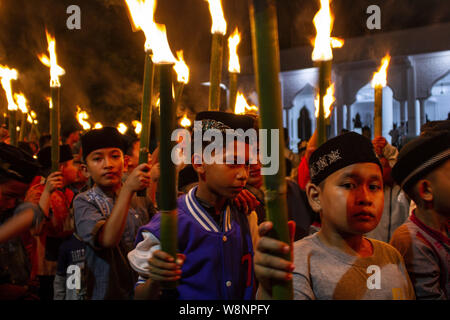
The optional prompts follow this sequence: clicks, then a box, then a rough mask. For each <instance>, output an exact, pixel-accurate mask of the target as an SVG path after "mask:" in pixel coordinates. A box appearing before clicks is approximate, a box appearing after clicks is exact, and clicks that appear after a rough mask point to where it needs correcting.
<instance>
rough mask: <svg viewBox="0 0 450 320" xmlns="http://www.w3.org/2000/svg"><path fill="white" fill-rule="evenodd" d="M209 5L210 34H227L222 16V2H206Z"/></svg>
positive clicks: (215, 0)
mask: <svg viewBox="0 0 450 320" xmlns="http://www.w3.org/2000/svg"><path fill="white" fill-rule="evenodd" d="M206 1H207V2H208V3H209V12H210V14H211V19H212V27H211V33H213V34H214V33H220V34H223V35H224V34H225V33H227V22H226V21H225V18H224V16H223V10H222V2H221V1H220V0H206Z"/></svg>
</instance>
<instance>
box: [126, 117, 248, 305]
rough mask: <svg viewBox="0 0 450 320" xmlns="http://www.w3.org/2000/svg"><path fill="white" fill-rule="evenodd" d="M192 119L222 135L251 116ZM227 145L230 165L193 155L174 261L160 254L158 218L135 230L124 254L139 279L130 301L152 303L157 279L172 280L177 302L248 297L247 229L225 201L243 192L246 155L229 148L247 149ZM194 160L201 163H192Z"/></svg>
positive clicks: (179, 203) (157, 294)
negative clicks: (193, 181) (192, 179)
mask: <svg viewBox="0 0 450 320" xmlns="http://www.w3.org/2000/svg"><path fill="white" fill-rule="evenodd" d="M196 120H197V121H199V120H201V121H202V128H201V130H202V132H204V131H206V130H208V129H216V130H219V131H220V132H221V134H222V135H223V136H224V137H225V130H227V129H238V128H240V129H243V130H246V129H250V128H253V119H252V118H251V117H248V116H243V115H239V116H238V115H234V114H231V113H225V112H212V111H211V112H201V113H199V114H198V115H197V119H196ZM223 141H224V142H225V141H226V139H225V138H224V139H223ZM229 143H233V144H234V148H230V149H233V151H232V152H233V155H232V156H233V158H234V163H233V164H228V163H218V162H217V161H216V162H214V163H212V164H206V161H204V159H203V158H201V157H202V155H200V154H197V153H195V152H194V154H193V156H192V159H193V161H192V162H193V167H194V169H195V171H196V172H197V174H198V177H199V184H198V186H197V187H195V188H193V189H191V190H190V191H189V192H188V193H187V194H185V195H183V196H181V197H180V198H179V199H178V201H177V206H178V252H179V254H178V255H177V259H176V260H175V261H174V259H173V258H172V257H171V256H170V255H169V254H167V253H166V252H163V251H161V250H160V248H161V247H160V240H159V239H160V214H157V215H156V216H154V218H153V219H152V220H151V221H150V223H149V224H147V225H145V226H144V227H142V228H141V229H140V231H139V232H138V236H137V239H136V243H137V245H136V248H135V250H133V251H131V252H130V253H129V254H128V259H129V261H130V264H131V266H132V268H133V269H134V270H136V271H137V272H138V273H139V275H140V277H139V280H138V283H137V286H136V290H135V298H137V299H158V298H159V297H160V282H161V281H178V286H177V291H178V298H179V299H194V300H205V299H219V300H226V299H252V298H253V293H254V290H253V287H254V277H253V245H252V239H251V234H250V227H249V223H248V220H247V217H246V215H245V214H244V213H243V212H240V211H238V210H237V209H236V207H234V206H233V204H232V201H231V200H233V199H234V198H235V197H236V196H237V195H238V194H239V193H240V192H241V191H242V189H243V188H244V186H245V184H246V181H247V178H248V170H249V166H248V162H249V160H248V156H249V152H248V151H247V152H245V156H246V159H238V158H239V157H244V155H243V154H239V155H238V154H237V152H236V151H235V150H236V147H238V148H239V147H245V148H246V149H247V150H248V148H249V146H248V144H245V146H242V145H241V146H239V144H244V142H243V141H239V140H238V141H236V140H233V141H230V142H229ZM204 148H205V144H203V149H204ZM226 149H227V148H226V145H224V147H223V155H224V162H225V159H228V158H225V157H226V156H227V154H226V152H230V151H229V150H226ZM238 150H239V149H238ZM228 156H230V155H228ZM195 159H197V160H200V159H201V160H202V163H201V164H196V162H195ZM238 160H240V161H238ZM242 160H245V161H242ZM240 163H242V164H240Z"/></svg>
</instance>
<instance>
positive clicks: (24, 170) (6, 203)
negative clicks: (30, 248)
mask: <svg viewBox="0 0 450 320" xmlns="http://www.w3.org/2000/svg"><path fill="white" fill-rule="evenodd" d="M38 170H39V164H38V163H37V161H36V160H34V159H33V158H32V157H31V155H29V154H27V153H26V152H24V151H22V150H20V149H19V148H16V147H14V146H11V145H8V144H5V143H0V300H4V299H24V298H28V297H29V293H30V292H29V287H28V284H29V276H30V269H31V265H30V260H29V257H28V255H27V252H26V251H25V248H24V245H23V243H22V241H21V239H20V237H19V235H21V234H22V233H23V232H24V231H26V230H28V229H29V228H35V229H39V228H40V226H42V222H43V221H45V216H44V214H43V212H42V211H41V210H40V209H39V207H38V206H36V205H34V204H32V203H29V202H24V203H20V202H21V201H22V200H23V199H24V197H25V194H26V192H27V189H28V187H29V184H30V183H31V181H32V180H33V178H34V177H35V176H36V175H37V173H38ZM29 197H34V196H33V195H31V194H30V195H29ZM27 200H28V197H27V198H25V201H27Z"/></svg>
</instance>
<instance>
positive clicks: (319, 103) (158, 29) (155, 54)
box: [0, 0, 390, 297]
mask: <svg viewBox="0 0 450 320" xmlns="http://www.w3.org/2000/svg"><path fill="white" fill-rule="evenodd" d="M205 1H207V2H208V3H209V9H210V13H211V18H212V28H211V33H212V48H211V50H212V51H211V61H210V83H209V84H210V87H209V105H208V109H209V110H220V101H221V100H220V91H221V89H220V83H221V74H222V60H223V42H224V41H223V40H224V37H225V35H226V30H227V24H226V21H225V18H224V14H223V10H222V4H221V0H205ZM125 2H126V4H127V7H128V13H129V15H130V21H131V24H132V29H133V31H138V30H141V31H143V32H144V35H145V39H146V41H145V44H144V52H145V66H144V81H143V97H142V109H141V119H140V121H138V120H134V121H132V125H133V127H134V129H135V133H136V134H137V135H140V156H139V161H140V163H143V162H147V159H148V152H149V139H150V124H151V117H152V101H153V97H154V96H155V97H156V96H158V95H154V94H153V77H154V73H155V71H157V72H158V73H159V76H160V81H159V88H156V89H159V98H158V101H157V103H156V107H157V109H156V110H158V112H156V114H155V117H156V119H157V120H158V122H160V123H161V125H157V126H158V127H159V142H160V146H159V147H160V152H159V154H160V170H161V177H165V179H162V180H161V182H160V188H161V189H162V190H165V191H164V192H161V198H160V201H159V207H160V211H161V214H162V216H161V217H162V218H161V244H162V249H163V250H164V251H166V252H168V253H170V254H172V255H175V253H176V249H177V248H176V236H177V232H176V230H177V229H176V228H177V223H176V188H175V185H174V183H175V167H174V164H173V163H172V161H170V152H171V148H172V147H173V145H174V142H173V141H171V139H170V134H171V132H172V131H173V130H174V129H175V128H176V110H177V107H178V106H179V104H180V100H181V97H182V93H183V88H184V86H185V85H186V84H187V83H188V82H189V68H188V66H187V65H186V63H185V61H184V58H183V51H181V50H180V51H177V52H176V54H177V58H175V57H174V55H173V54H172V51H171V49H170V46H169V43H168V40H167V35H166V28H165V25H163V24H158V23H156V22H155V21H154V12H155V9H156V0H125ZM256 5H258V6H259V7H263V10H260V11H262V13H263V14H267V16H268V17H269V18H267V20H269V21H257V20H255V19H258V17H257V14H260V12H255V9H254V7H256ZM320 5H321V7H320V10H319V11H318V12H317V14H316V15H315V17H314V19H313V23H314V25H315V28H316V37H315V39H314V40H313V41H312V43H313V46H314V50H313V53H312V60H313V61H314V62H315V64H316V65H317V67H318V68H319V77H318V86H317V94H316V98H315V100H314V105H315V110H316V111H315V117H316V123H317V125H316V130H317V137H318V141H317V143H318V145H320V144H322V143H324V142H325V141H326V126H327V124H328V125H329V121H330V116H331V113H332V106H333V103H334V101H335V98H334V91H335V87H334V83H332V81H331V61H332V59H333V53H332V48H340V47H342V46H343V44H344V41H343V40H342V39H337V38H334V37H331V31H332V26H333V16H332V14H331V10H330V3H329V0H320ZM274 8H275V4H274V3H268V2H267V1H263V0H252V1H251V2H250V12H251V18H252V19H253V24H252V35H253V41H254V43H253V45H254V48H256V49H257V50H260V49H259V47H258V46H259V45H260V42H258V41H265V39H259V40H255V33H256V32H261V34H263V35H265V36H266V38H267V39H266V40H267V43H273V41H272V42H271V40H273V39H275V38H276V37H275V38H273V37H274V36H273V33H272V34H270V32H268V31H267V30H269V29H270V27H272V28H274V29H276V23H275V24H273V23H272V22H271V21H270V20H271V19H273V20H275V19H276V14H275V13H274V12H276V11H275V10H274ZM259 9H261V8H259ZM254 21H257V22H256V23H255V22H254ZM275 22H276V21H275ZM270 23H272V24H270ZM265 24H267V25H268V26H269V28H267V30H258V28H259V27H260V26H261V25H265ZM273 26H275V27H273ZM261 29H263V28H261ZM275 32H277V30H275ZM46 36H47V42H48V52H49V56H47V55H45V54H42V55H40V56H39V60H40V61H41V62H42V63H43V64H44V65H46V66H47V67H49V68H50V91H51V96H50V97H49V98H48V100H49V108H50V131H51V139H52V144H51V148H52V169H53V170H57V168H58V163H59V152H58V150H59V131H60V87H61V84H60V81H59V77H60V76H62V75H64V73H65V71H64V69H63V68H62V67H60V66H59V65H58V64H57V57H56V48H55V47H56V43H55V39H54V38H53V37H52V36H51V35H50V34H49V33H48V32H47V31H46ZM271 37H272V38H271ZM239 42H240V33H239V31H238V29H237V28H236V29H235V30H234V32H233V33H232V35H231V36H230V37H229V38H228V48H229V64H228V72H229V73H228V76H229V97H228V110H229V111H231V110H234V112H235V113H236V114H247V113H254V114H258V113H259V114H260V116H261V123H262V124H263V125H262V127H264V120H265V119H267V118H269V117H271V115H272V114H269V115H267V114H265V111H264V110H258V107H256V106H254V105H249V104H248V102H247V100H246V98H245V96H244V94H243V93H242V92H239V91H238V74H239V73H240V64H239V57H238V54H237V47H238V45H239ZM273 46H278V43H276V44H274V45H273ZM269 49H270V50H273V52H275V53H276V54H275V56H276V55H277V54H278V48H274V47H271V48H269ZM262 50H264V48H263V49H262ZM261 52H263V53H264V51H261ZM254 59H255V60H254V62H255V66H258V65H259V64H258V63H260V62H259V61H258V59H262V57H255V56H254ZM273 60H275V59H273ZM389 61H390V56H389V55H388V54H387V55H386V57H384V58H383V60H382V64H381V67H380V69H379V70H378V72H376V73H375V74H374V76H373V80H372V86H373V88H374V90H375V103H374V114H375V116H374V130H375V136H381V132H382V131H381V125H382V121H381V117H382V115H381V109H382V94H381V92H382V89H383V87H385V86H386V82H387V80H386V78H387V68H388V65H389ZM273 63H274V66H276V67H278V69H276V68H275V70H278V72H279V61H278V62H277V61H273ZM260 69H261V70H260ZM262 69H263V68H259V69H258V67H256V76H258V74H259V75H260V77H261V74H270V72H267V70H262ZM172 70H174V71H175V72H176V74H177V78H176V81H173V80H172ZM272 74H273V73H272ZM275 76H277V75H273V77H274V78H275ZM0 78H1V84H2V87H3V89H4V91H5V93H6V99H7V103H8V112H9V121H10V122H9V128H10V137H11V143H12V144H16V143H17V140H16V139H17V132H16V130H17V131H20V139H23V132H24V131H25V129H24V124H25V121H24V119H25V117H26V118H27V121H28V122H30V123H31V125H32V130H35V133H36V134H37V135H38V134H39V131H38V130H37V126H36V125H37V119H36V114H35V112H33V111H32V110H31V109H30V108H29V107H28V106H27V100H26V98H25V96H24V95H23V94H21V93H18V94H13V93H12V89H11V81H12V80H17V78H18V72H17V71H16V70H15V69H10V68H9V67H6V66H0ZM265 80H267V79H259V80H258V81H259V82H258V81H257V86H258V85H259V84H260V83H262V82H264V81H265ZM261 81H262V82H261ZM273 83H278V79H274V82H273ZM278 84H279V83H278ZM258 94H259V97H260V101H259V103H260V105H263V104H264V98H263V97H262V96H261V92H259V91H258ZM280 105H281V104H280ZM76 108H77V112H76V118H77V120H78V122H79V123H80V125H81V126H82V127H83V130H90V129H92V128H94V129H99V128H102V127H103V125H102V123H100V122H96V123H94V124H91V123H90V122H89V121H88V119H89V115H88V113H87V112H86V111H85V110H82V108H81V107H80V106H76ZM18 109H20V111H21V114H22V117H21V125H22V128H19V127H17V126H16V111H17V110H18ZM280 109H281V108H280ZM270 112H275V113H276V114H278V113H279V114H281V110H270ZM267 113H268V112H267ZM278 118H279V117H278ZM179 123H180V125H181V126H183V127H186V128H187V127H190V126H191V125H192V122H191V121H190V120H189V118H188V117H187V114H186V113H185V114H184V116H183V117H182V119H181V120H180V122H179ZM279 127H280V128H281V125H279ZM117 129H118V130H119V131H120V132H121V133H123V134H125V132H126V131H127V130H128V127H127V125H126V124H125V123H123V122H121V123H119V124H118V125H117ZM283 174H284V173H283ZM265 179H266V177H265ZM267 179H270V177H268V178H267ZM267 181H269V180H265V184H266V188H269V185H268V182H267ZM140 195H141V196H142V195H145V194H142V193H141V194H140ZM268 216H269V218H270V214H268ZM274 225H275V223H274ZM169 287H170V286H169ZM288 296H290V295H289V294H288ZM280 297H286V295H283V294H281V295H280Z"/></svg>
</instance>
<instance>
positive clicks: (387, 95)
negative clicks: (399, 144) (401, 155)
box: [381, 87, 394, 143]
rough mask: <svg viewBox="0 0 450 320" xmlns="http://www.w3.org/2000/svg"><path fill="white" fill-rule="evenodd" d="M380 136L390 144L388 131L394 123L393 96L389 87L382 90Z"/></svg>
mask: <svg viewBox="0 0 450 320" xmlns="http://www.w3.org/2000/svg"><path fill="white" fill-rule="evenodd" d="M381 115H382V125H383V129H382V136H383V137H385V138H386V140H387V141H388V142H389V143H391V136H390V135H389V131H391V130H392V128H393V122H394V106H393V94H392V90H391V89H390V88H389V87H384V88H383V108H382V113H381Z"/></svg>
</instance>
